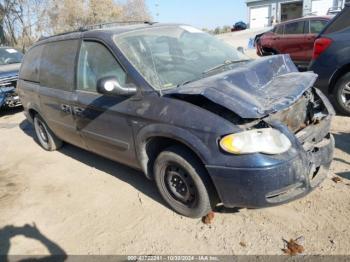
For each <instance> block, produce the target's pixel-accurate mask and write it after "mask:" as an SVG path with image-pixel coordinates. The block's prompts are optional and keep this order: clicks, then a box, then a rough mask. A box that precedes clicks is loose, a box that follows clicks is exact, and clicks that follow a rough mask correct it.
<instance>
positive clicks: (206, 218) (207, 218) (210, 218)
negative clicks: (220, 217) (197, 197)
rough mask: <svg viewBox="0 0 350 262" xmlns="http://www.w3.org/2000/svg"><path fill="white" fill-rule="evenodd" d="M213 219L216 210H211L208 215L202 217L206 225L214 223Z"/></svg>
mask: <svg viewBox="0 0 350 262" xmlns="http://www.w3.org/2000/svg"><path fill="white" fill-rule="evenodd" d="M213 219H214V212H210V213H208V214H207V215H206V216H204V217H202V222H203V223H204V224H206V225H209V224H211V223H212V221H213Z"/></svg>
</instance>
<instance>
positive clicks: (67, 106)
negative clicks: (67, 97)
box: [61, 104, 72, 113]
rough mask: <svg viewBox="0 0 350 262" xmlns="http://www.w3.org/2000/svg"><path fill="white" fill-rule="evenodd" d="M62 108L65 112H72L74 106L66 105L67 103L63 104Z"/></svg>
mask: <svg viewBox="0 0 350 262" xmlns="http://www.w3.org/2000/svg"><path fill="white" fill-rule="evenodd" d="M61 110H62V111H63V112H65V113H71V112H72V108H71V107H70V106H69V105H65V104H62V105H61Z"/></svg>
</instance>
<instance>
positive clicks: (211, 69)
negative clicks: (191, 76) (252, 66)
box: [203, 59, 251, 75]
mask: <svg viewBox="0 0 350 262" xmlns="http://www.w3.org/2000/svg"><path fill="white" fill-rule="evenodd" d="M247 61H251V59H243V60H226V61H224V63H222V64H220V65H217V66H214V67H212V68H209V69H208V70H206V71H204V72H203V74H204V75H206V74H208V73H210V72H213V71H215V70H218V69H220V68H222V67H225V66H227V65H232V64H237V63H241V62H247Z"/></svg>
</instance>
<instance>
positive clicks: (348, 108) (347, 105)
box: [332, 73, 350, 116]
mask: <svg viewBox="0 0 350 262" xmlns="http://www.w3.org/2000/svg"><path fill="white" fill-rule="evenodd" d="M344 92H347V94H344ZM332 100H333V104H334V107H335V108H336V110H337V111H338V112H339V113H342V114H345V115H348V116H350V73H347V74H345V75H344V76H342V77H341V78H340V79H339V80H338V81H337V83H336V84H335V87H334V92H333V97H332Z"/></svg>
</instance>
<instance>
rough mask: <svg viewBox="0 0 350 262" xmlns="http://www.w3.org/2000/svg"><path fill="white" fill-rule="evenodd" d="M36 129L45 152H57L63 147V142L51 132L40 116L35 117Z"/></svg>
mask: <svg viewBox="0 0 350 262" xmlns="http://www.w3.org/2000/svg"><path fill="white" fill-rule="evenodd" d="M34 129H35V134H36V137H37V139H38V141H39V144H40V145H41V147H42V148H44V149H45V150H47V151H55V150H57V149H59V148H61V147H62V145H63V142H62V140H61V139H59V138H58V137H57V136H56V135H55V134H54V133H53V132H52V131H51V130H50V128H49V127H48V126H47V124H46V123H45V121H44V120H43V119H42V118H41V117H40V116H39V115H38V114H36V115H35V116H34Z"/></svg>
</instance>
